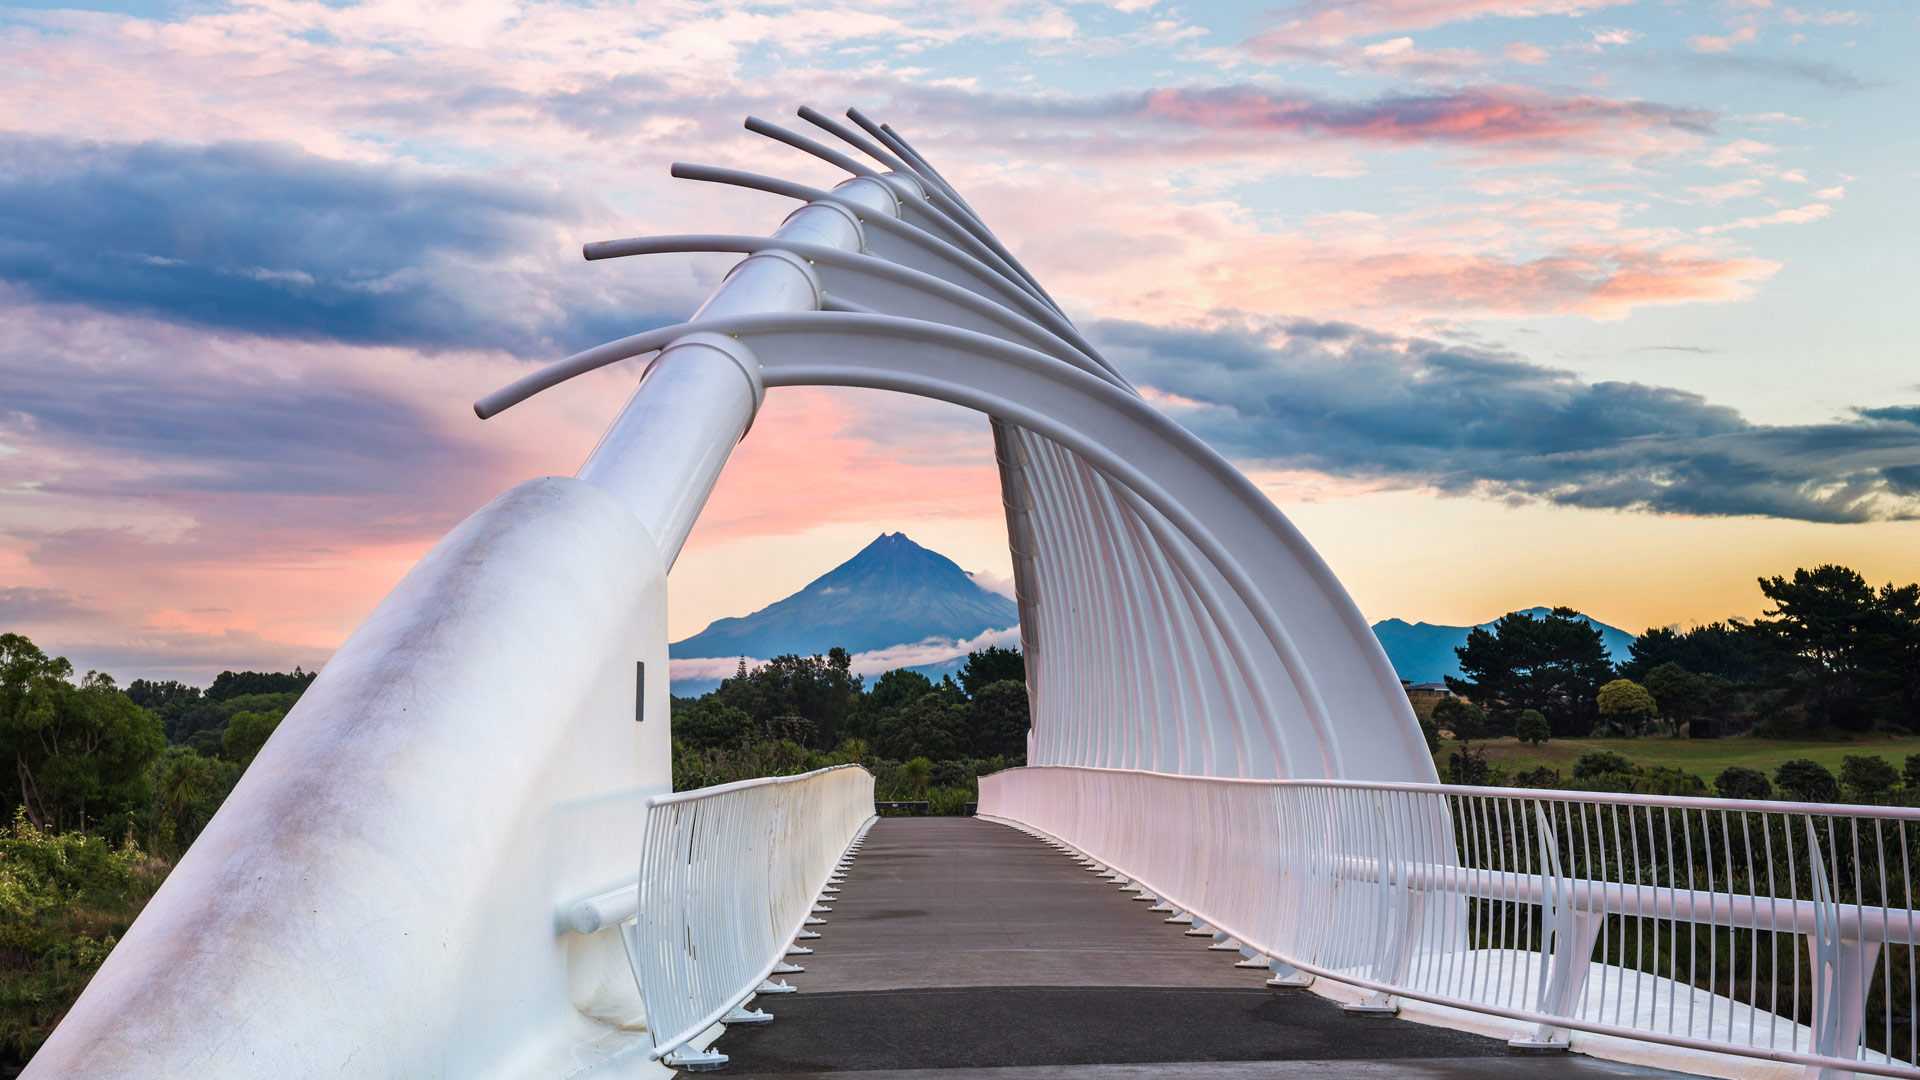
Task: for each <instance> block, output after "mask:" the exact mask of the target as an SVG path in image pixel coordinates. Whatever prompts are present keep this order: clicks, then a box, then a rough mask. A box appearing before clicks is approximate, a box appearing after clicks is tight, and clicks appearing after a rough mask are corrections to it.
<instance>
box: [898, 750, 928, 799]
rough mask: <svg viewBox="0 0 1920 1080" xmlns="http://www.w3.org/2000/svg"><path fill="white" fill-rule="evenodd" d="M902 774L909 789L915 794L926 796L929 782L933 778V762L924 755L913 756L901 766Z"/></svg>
mask: <svg viewBox="0 0 1920 1080" xmlns="http://www.w3.org/2000/svg"><path fill="white" fill-rule="evenodd" d="M900 775H901V776H902V777H903V778H904V779H905V780H906V782H907V787H908V789H909V790H911V791H912V792H913V793H914V794H915V795H920V796H924V795H926V793H927V784H928V782H929V781H931V780H932V779H933V762H931V761H929V760H927V758H926V757H924V756H921V757H915V758H911V759H909V760H908V761H907V762H906V763H905V764H904V765H901V766H900Z"/></svg>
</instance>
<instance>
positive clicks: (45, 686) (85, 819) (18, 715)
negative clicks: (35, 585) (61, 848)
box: [0, 634, 166, 830]
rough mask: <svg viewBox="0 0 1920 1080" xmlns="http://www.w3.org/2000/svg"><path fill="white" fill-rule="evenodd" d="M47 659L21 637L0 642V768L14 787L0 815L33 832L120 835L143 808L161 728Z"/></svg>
mask: <svg viewBox="0 0 1920 1080" xmlns="http://www.w3.org/2000/svg"><path fill="white" fill-rule="evenodd" d="M72 674H73V665H72V664H69V663H68V662H67V661H66V659H65V658H64V657H49V656H47V654H46V653H44V652H42V651H41V650H40V649H39V647H38V646H36V645H34V643H33V642H32V641H30V640H28V639H27V638H26V637H25V636H23V635H20V634H0V761H5V762H7V763H9V764H10V765H11V766H12V767H11V769H10V770H9V771H10V772H11V773H12V774H13V776H12V777H10V778H9V779H10V780H11V781H12V784H13V785H14V787H13V789H12V791H10V792H9V796H10V797H9V798H7V799H6V801H5V803H4V805H5V807H6V809H7V810H8V811H11V810H12V809H13V808H14V807H16V806H17V807H22V808H24V809H25V810H26V813H27V817H28V819H29V820H30V821H32V822H33V824H34V825H35V826H37V827H40V828H52V829H56V830H57V829H65V828H86V827H88V826H89V825H92V826H94V827H96V828H103V827H105V826H106V825H107V824H108V818H109V817H114V816H123V815H124V816H125V817H123V818H122V821H121V824H122V825H124V824H125V823H126V820H128V819H129V818H130V815H132V814H133V813H134V812H136V811H137V810H139V809H140V808H142V807H144V806H145V805H146V802H147V789H146V769H147V763H148V762H150V761H152V760H153V759H154V757H155V756H157V755H158V754H159V753H160V751H161V749H162V748H163V747H164V746H165V745H166V736H165V734H164V732H163V731H162V730H161V727H160V722H159V721H158V720H156V719H155V718H154V717H153V715H152V714H150V713H148V712H147V711H146V710H145V709H142V708H141V707H140V706H138V705H136V704H134V703H133V700H132V699H131V698H129V697H127V695H126V694H123V693H121V692H120V690H119V689H118V688H117V687H115V686H114V684H113V679H112V678H110V677H108V676H106V675H103V674H100V673H98V672H88V673H87V676H86V678H85V679H83V680H81V683H80V684H79V685H78V686H76V685H74V684H73V683H72V682H71V681H70V680H71V677H72Z"/></svg>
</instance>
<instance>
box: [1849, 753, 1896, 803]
mask: <svg viewBox="0 0 1920 1080" xmlns="http://www.w3.org/2000/svg"><path fill="white" fill-rule="evenodd" d="M1899 782H1900V772H1899V770H1897V769H1895V768H1894V767H1893V766H1892V765H1890V764H1888V763H1887V761H1886V759H1884V758H1879V757H1873V756H1870V755H1865V754H1848V755H1847V759H1846V760H1845V761H1843V762H1841V763H1840V786H1841V787H1842V788H1844V789H1846V793H1847V798H1849V799H1851V800H1853V801H1854V802H1862V803H1879V802H1886V801H1887V798H1888V796H1890V795H1892V794H1893V786H1894V785H1895V784H1898V783H1899Z"/></svg>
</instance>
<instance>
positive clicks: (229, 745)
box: [220, 712, 281, 768]
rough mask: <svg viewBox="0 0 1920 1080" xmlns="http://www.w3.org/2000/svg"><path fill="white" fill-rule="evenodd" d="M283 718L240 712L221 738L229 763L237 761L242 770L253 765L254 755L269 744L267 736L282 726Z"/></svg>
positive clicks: (271, 714)
mask: <svg viewBox="0 0 1920 1080" xmlns="http://www.w3.org/2000/svg"><path fill="white" fill-rule="evenodd" d="M280 720H281V716H280V715H279V714H276V713H270V712H238V713H234V714H233V719H231V720H229V721H227V730H226V731H225V733H223V734H222V735H221V736H220V748H221V750H222V751H223V752H224V756H225V757H226V759H227V760H228V761H237V762H239V763H240V766H241V767H242V768H245V767H246V766H247V765H250V764H252V763H253V758H254V755H256V754H258V753H259V752H260V748H261V747H263V746H265V745H266V744H267V736H269V735H272V734H273V732H274V729H276V728H278V727H279V726H280Z"/></svg>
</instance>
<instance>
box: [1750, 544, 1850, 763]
mask: <svg viewBox="0 0 1920 1080" xmlns="http://www.w3.org/2000/svg"><path fill="white" fill-rule="evenodd" d="M1760 591H1761V593H1763V594H1764V595H1765V596H1766V598H1767V599H1768V600H1770V601H1772V603H1773V607H1772V608H1769V609H1768V610H1767V613H1766V614H1767V616H1768V618H1766V619H1763V620H1761V621H1760V622H1758V623H1757V624H1756V625H1757V626H1759V627H1761V628H1762V629H1763V630H1764V631H1765V632H1767V633H1768V634H1770V635H1772V637H1773V638H1774V639H1775V640H1776V641H1778V642H1779V643H1780V644H1781V646H1782V648H1783V649H1784V650H1785V652H1786V654H1787V655H1788V656H1789V657H1791V658H1792V661H1793V664H1794V666H1795V668H1796V671H1795V674H1796V675H1797V676H1798V679H1799V682H1800V683H1801V685H1802V688H1803V689H1804V691H1805V693H1806V702H1807V715H1808V718H1809V719H1811V720H1813V721H1814V722H1816V723H1818V724H1821V725H1826V724H1831V725H1833V726H1835V727H1840V728H1844V729H1846V730H1848V731H1865V730H1868V729H1869V728H1871V727H1872V726H1873V717H1872V715H1871V714H1870V713H1869V712H1868V711H1867V709H1866V707H1865V705H1866V702H1865V694H1864V686H1863V683H1862V677H1861V666H1862V665H1861V661H1862V649H1861V639H1862V635H1863V631H1864V630H1865V629H1866V626H1867V624H1868V623H1869V622H1870V620H1871V617H1872V611H1873V608H1874V603H1875V600H1876V596H1875V594H1874V591H1873V588H1872V587H1871V586H1869V585H1868V584H1867V582H1866V579H1865V578H1862V577H1861V576H1860V575H1859V574H1858V573H1856V572H1854V571H1852V570H1849V569H1847V568H1846V567H1844V566H1835V565H1832V564H1827V565H1823V566H1818V567H1815V568H1814V569H1812V570H1807V569H1805V568H1804V567H1803V568H1801V569H1798V570H1795V571H1794V572H1793V577H1792V578H1790V579H1789V578H1784V577H1771V578H1761V579H1760Z"/></svg>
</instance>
